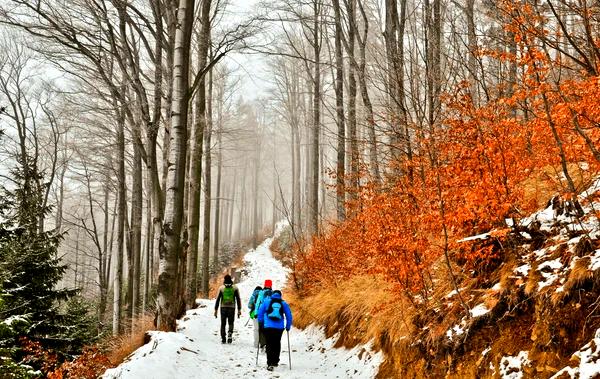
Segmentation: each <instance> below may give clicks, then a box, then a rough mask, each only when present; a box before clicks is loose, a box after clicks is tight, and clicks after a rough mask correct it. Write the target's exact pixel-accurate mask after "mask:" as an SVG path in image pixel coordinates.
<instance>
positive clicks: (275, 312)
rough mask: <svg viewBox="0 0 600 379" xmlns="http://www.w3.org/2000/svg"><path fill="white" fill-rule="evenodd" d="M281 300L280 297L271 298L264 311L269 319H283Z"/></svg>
mask: <svg viewBox="0 0 600 379" xmlns="http://www.w3.org/2000/svg"><path fill="white" fill-rule="evenodd" d="M281 301H282V300H281V299H273V298H271V303H270V304H269V308H268V309H267V313H266V314H267V317H268V318H269V320H273V321H279V320H282V319H283V305H282V304H281Z"/></svg>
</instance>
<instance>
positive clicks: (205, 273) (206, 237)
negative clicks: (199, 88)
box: [202, 83, 212, 297]
mask: <svg viewBox="0 0 600 379" xmlns="http://www.w3.org/2000/svg"><path fill="white" fill-rule="evenodd" d="M210 87H211V86H210V83H209V90H210ZM208 96H209V97H210V94H209V95H208ZM206 118H207V122H206V129H205V132H204V228H203V237H202V293H203V294H204V296H206V297H208V292H209V286H208V284H209V280H210V229H211V228H210V221H211V218H210V214H211V199H212V194H211V192H212V157H211V155H212V151H211V140H212V123H211V120H210V116H209V115H208V114H207V117H206Z"/></svg>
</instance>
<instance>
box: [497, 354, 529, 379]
mask: <svg viewBox="0 0 600 379" xmlns="http://www.w3.org/2000/svg"><path fill="white" fill-rule="evenodd" d="M530 363H531V361H530V360H529V354H528V353H527V352H526V351H521V352H519V354H518V355H517V356H505V357H502V359H501V360H500V377H501V378H502V379H521V378H523V367H524V366H527V365H529V364H530Z"/></svg>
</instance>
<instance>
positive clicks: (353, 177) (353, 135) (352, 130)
mask: <svg viewBox="0 0 600 379" xmlns="http://www.w3.org/2000/svg"><path fill="white" fill-rule="evenodd" d="M346 6H347V10H348V19H349V20H352V19H356V0H349V1H348V2H347V4H346ZM355 40H356V28H354V27H350V28H349V29H348V43H347V45H348V46H347V49H346V52H347V53H348V57H349V59H350V61H351V62H352V61H355V60H356V57H355V53H354V46H355ZM356 95H357V89H356V65H355V64H349V65H348V139H349V140H350V181H349V182H350V193H349V195H350V196H349V197H350V199H356V195H357V191H358V184H359V183H358V179H359V171H358V170H359V160H360V158H359V156H360V155H359V151H358V136H357V127H356Z"/></svg>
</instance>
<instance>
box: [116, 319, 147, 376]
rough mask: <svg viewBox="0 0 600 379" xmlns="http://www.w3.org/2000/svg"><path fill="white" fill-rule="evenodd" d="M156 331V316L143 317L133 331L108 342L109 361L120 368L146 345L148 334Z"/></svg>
mask: <svg viewBox="0 0 600 379" xmlns="http://www.w3.org/2000/svg"><path fill="white" fill-rule="evenodd" d="M154 329H155V327H154V316H153V315H151V314H148V313H147V314H145V315H143V316H142V317H140V319H139V320H138V322H137V323H136V325H135V327H134V330H133V331H129V332H127V333H123V334H120V335H118V336H115V337H111V338H110V339H109V340H108V341H107V343H106V345H107V348H108V351H109V353H108V354H107V355H108V359H109V360H110V361H111V363H112V364H113V365H114V366H118V365H119V364H121V363H122V362H123V361H124V360H125V359H126V358H127V357H128V356H129V355H130V354H131V353H133V352H134V351H135V350H137V349H138V348H139V347H141V346H142V345H144V343H145V342H146V341H145V336H146V332H147V331H149V330H154Z"/></svg>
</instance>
